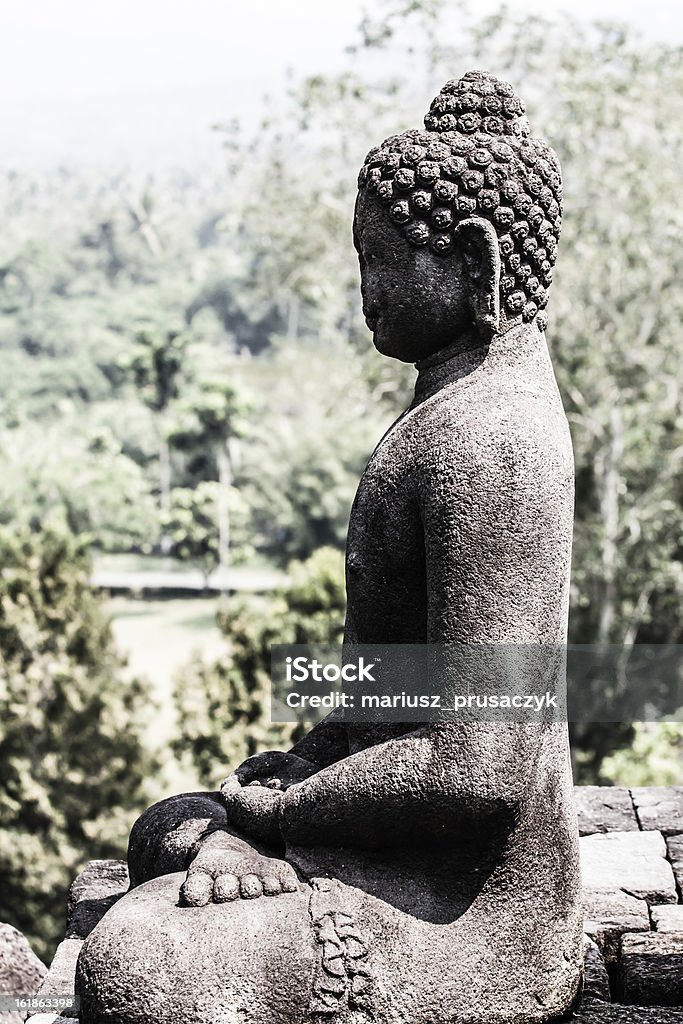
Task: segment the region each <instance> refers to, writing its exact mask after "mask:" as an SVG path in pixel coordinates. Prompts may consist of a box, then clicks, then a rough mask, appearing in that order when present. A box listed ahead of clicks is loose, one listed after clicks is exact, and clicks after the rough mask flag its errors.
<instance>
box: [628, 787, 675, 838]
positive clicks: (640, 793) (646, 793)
mask: <svg viewBox="0 0 683 1024" xmlns="http://www.w3.org/2000/svg"><path fill="white" fill-rule="evenodd" d="M631 795H632V797H633V803H634V804H635V807H636V813H637V814H638V820H639V821H640V827H641V828H642V829H645V830H649V829H657V830H658V831H659V832H661V833H662V834H663V835H665V836H672V835H679V834H681V833H683V786H650V787H648V788H646V789H632V790H631Z"/></svg>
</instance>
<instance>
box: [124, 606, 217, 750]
mask: <svg viewBox="0 0 683 1024" xmlns="http://www.w3.org/2000/svg"><path fill="white" fill-rule="evenodd" d="M217 603H218V602H217V598H215V597H196V598H170V599H168V600H151V601H147V600H144V599H142V598H140V599H136V598H132V597H113V598H111V599H110V600H108V601H107V602H106V604H105V609H106V611H107V612H108V613H109V615H110V616H111V618H112V628H113V631H114V637H115V639H116V643H117V646H118V648H119V650H120V651H121V653H122V654H124V655H125V656H126V657H127V658H128V671H129V672H130V674H131V675H136V676H146V677H147V678H148V679H149V680H150V681H151V682H152V685H153V689H154V695H155V698H156V699H157V701H158V702H159V705H160V711H159V713H158V715H155V716H154V720H153V722H152V723H151V724H150V729H151V732H150V739H151V740H152V739H153V740H154V741H155V742H160V743H163V741H164V740H165V739H167V738H168V736H169V735H170V734H171V732H172V730H173V724H174V717H173V716H174V711H173V707H172V699H171V693H172V687H173V676H174V675H175V673H176V672H177V671H178V670H179V669H180V668H182V666H183V665H185V664H187V662H188V661H190V660H191V658H192V657H193V656H194V655H196V654H197V653H199V654H200V655H201V656H202V657H204V658H218V657H220V655H221V654H222V653H223V652H224V651H225V642H224V640H223V638H222V636H221V633H220V632H219V630H218V627H217V626H216V620H215V615H216V605H217Z"/></svg>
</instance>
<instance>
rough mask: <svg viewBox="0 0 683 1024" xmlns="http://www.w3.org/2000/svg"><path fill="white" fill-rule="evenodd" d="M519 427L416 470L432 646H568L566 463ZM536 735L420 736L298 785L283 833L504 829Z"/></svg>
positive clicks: (488, 726)
mask: <svg viewBox="0 0 683 1024" xmlns="http://www.w3.org/2000/svg"><path fill="white" fill-rule="evenodd" d="M527 419H529V422H527ZM518 429H519V432H520V435H521V436H517V437H515V436H514V435H513V436H512V438H511V436H510V435H511V430H510V421H509V420H508V421H507V422H506V423H505V430H504V431H503V430H502V429H501V431H500V434H498V435H497V434H496V431H495V424H494V425H493V427H492V425H491V423H490V422H487V423H486V426H485V429H482V430H481V431H480V435H481V436H479V437H476V436H472V437H471V438H470V443H469V444H468V445H467V448H466V449H465V450H463V445H462V444H460V445H458V443H457V439H455V441H451V442H450V443H448V444H447V445H446V446H445V447H444V448H441V449H438V450H436V451H434V452H433V453H430V455H429V458H428V459H426V460H425V462H424V464H423V465H422V466H420V467H419V468H418V472H417V473H416V479H417V482H416V494H417V500H418V503H419V508H420V512H421V516H422V521H423V526H424V543H425V556H426V564H427V580H428V626H427V630H428V640H429V642H430V643H449V642H450V643H459V644H466V643H473V644H483V643H494V644H504V643H515V644H538V643H539V642H541V643H547V642H561V641H562V640H563V636H564V628H565V623H566V586H565V580H566V577H567V575H568V558H569V537H570V535H571V534H570V531H571V503H572V490H571V464H570V463H571V458H570V457H569V460H567V457H566V452H565V451H564V449H563V448H562V446H561V445H560V446H558V451H557V452H556V453H555V454H556V456H557V458H556V459H555V462H553V458H552V457H551V458H550V461H548V448H549V444H548V436H547V434H548V431H547V427H546V425H545V424H544V423H543V421H542V420H541V419H540V418H539V417H537V418H536V420H534V418H533V417H529V418H527V417H525V420H524V423H523V424H520V425H519V427H518ZM550 455H551V456H553V453H552V452H551V453H550ZM568 531H569V532H568ZM540 736H541V733H540V732H539V727H538V726H535V725H528V724H514V723H496V724H494V723H486V722H480V723H450V724H436V723H429V724H425V725H422V726H419V727H418V728H416V729H415V730H414V731H413V732H411V733H407V734H404V735H402V736H398V737H396V738H394V739H391V740H388V741H386V742H383V743H380V744H378V745H376V746H374V747H370V748H368V749H365V750H362V751H359V752H358V753H355V754H353V755H352V756H350V757H347V758H345V759H344V760H342V761H339V762H338V763H336V764H333V765H330V766H329V767H327V768H324V769H323V770H322V771H320V772H318V773H317V774H316V775H314V776H312V777H311V778H309V779H307V780H306V781H304V782H302V783H300V784H299V785H296V786H293V787H292V788H291V789H290V790H288V791H287V792H286V793H285V794H284V796H283V798H282V802H281V808H280V812H279V823H280V830H281V833H282V835H283V837H284V838H285V840H286V841H287V842H290V843H292V844H295V845H296V844H299V845H309V844H310V845H315V844H320V845H336V844H338V845H342V846H343V845H348V846H356V845H361V846H371V847H378V846H382V845H385V844H390V845H395V844H396V843H400V842H407V841H410V840H411V839H415V838H418V839H419V838H420V837H422V838H424V839H425V840H439V839H443V838H444V837H446V836H447V835H448V834H449V832H457V831H460V830H461V829H462V827H463V824H465V823H467V824H468V825H471V824H472V823H473V822H475V821H476V822H477V823H478V824H479V826H480V827H483V828H486V827H487V822H489V823H491V822H492V821H493V820H495V821H497V822H500V820H501V815H502V816H503V817H504V818H506V819H508V820H513V819H514V817H515V816H516V814H517V813H518V809H519V807H520V804H521V802H523V801H524V800H525V799H526V797H527V795H528V793H529V788H530V786H531V785H532V784H533V780H534V777H535V776H536V777H538V770H537V766H538V762H539V758H540V757H541V753H542V752H541V746H542V743H541V739H540Z"/></svg>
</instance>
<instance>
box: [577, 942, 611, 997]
mask: <svg viewBox="0 0 683 1024" xmlns="http://www.w3.org/2000/svg"><path fill="white" fill-rule="evenodd" d="M610 998H611V996H610V985H609V975H608V973H607V967H606V966H605V961H604V959H603V956H602V953H601V952H600V950H599V948H598V946H597V945H596V943H595V942H594V941H593V940H592V939H591V938H589V937H588V936H586V938H585V940H584V944H583V992H582V1000H583V1001H584V1002H585V1001H586V1000H588V999H598V1000H600V1001H601V1002H605V1003H609V1002H610Z"/></svg>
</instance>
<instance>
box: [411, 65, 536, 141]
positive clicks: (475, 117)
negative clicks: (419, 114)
mask: <svg viewBox="0 0 683 1024" xmlns="http://www.w3.org/2000/svg"><path fill="white" fill-rule="evenodd" d="M524 110H525V107H524V104H523V103H522V101H521V99H520V98H519V96H516V95H515V91H514V89H513V88H512V86H511V85H510V84H509V82H501V81H499V79H497V78H495V77H494V75H491V74H489V73H488V72H487V71H468V72H467V74H466V75H463V77H462V78H460V79H458V80H457V81H456V80H455V79H452V80H451V81H450V82H446V84H445V85H444V87H443V89H442V90H441V92H440V93H439V95H438V96H436V97H435V98H434V99H433V100H432V105H431V106H430V108H429V113H428V114H427V115H426V116H425V122H424V123H425V128H426V129H427V131H430V132H462V134H463V135H471V134H472V132H477V131H482V132H486V133H487V134H489V135H513V136H515V137H516V138H525V137H526V136H528V135H529V132H530V129H529V122H528V121H527V119H526V117H524Z"/></svg>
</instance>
